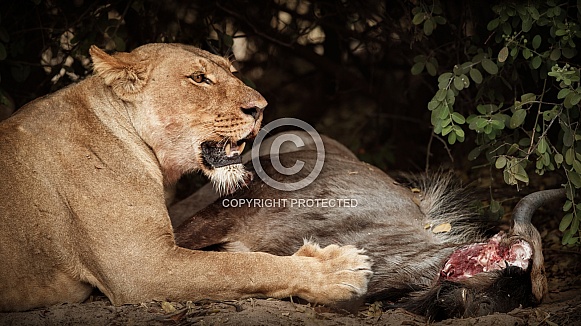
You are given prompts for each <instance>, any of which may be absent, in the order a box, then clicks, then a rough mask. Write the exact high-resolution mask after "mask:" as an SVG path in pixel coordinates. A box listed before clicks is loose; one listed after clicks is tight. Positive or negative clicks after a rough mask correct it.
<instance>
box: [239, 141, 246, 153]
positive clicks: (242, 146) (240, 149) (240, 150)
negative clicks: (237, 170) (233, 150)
mask: <svg viewBox="0 0 581 326" xmlns="http://www.w3.org/2000/svg"><path fill="white" fill-rule="evenodd" d="M244 146H246V143H242V144H241V145H240V146H238V151H239V152H240V153H242V152H244Z"/></svg>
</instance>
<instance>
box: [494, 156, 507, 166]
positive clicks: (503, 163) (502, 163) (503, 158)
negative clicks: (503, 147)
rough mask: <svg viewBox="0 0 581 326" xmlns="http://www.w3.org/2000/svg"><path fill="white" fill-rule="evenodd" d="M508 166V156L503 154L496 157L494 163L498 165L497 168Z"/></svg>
mask: <svg viewBox="0 0 581 326" xmlns="http://www.w3.org/2000/svg"><path fill="white" fill-rule="evenodd" d="M505 166H506V156H504V155H502V156H499V157H498V158H497V159H496V162H495V163H494V167H496V168H497V169H502V168H504V167H505Z"/></svg>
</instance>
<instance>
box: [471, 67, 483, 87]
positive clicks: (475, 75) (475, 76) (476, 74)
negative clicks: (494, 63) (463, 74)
mask: <svg viewBox="0 0 581 326" xmlns="http://www.w3.org/2000/svg"><path fill="white" fill-rule="evenodd" d="M470 78H472V80H473V81H474V82H475V83H476V84H480V83H482V74H481V73H480V70H478V69H476V68H472V69H470Z"/></svg>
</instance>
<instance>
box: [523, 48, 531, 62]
mask: <svg viewBox="0 0 581 326" xmlns="http://www.w3.org/2000/svg"><path fill="white" fill-rule="evenodd" d="M532 55H533V54H532V53H531V50H529V49H528V48H524V49H523V50H522V56H523V58H525V59H526V60H528V58H530V57H531V56H532Z"/></svg>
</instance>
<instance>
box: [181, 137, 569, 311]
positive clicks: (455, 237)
mask: <svg viewBox="0 0 581 326" xmlns="http://www.w3.org/2000/svg"><path fill="white" fill-rule="evenodd" d="M293 134H295V135H298V136H299V137H301V139H303V141H304V142H305V144H306V145H305V146H303V147H301V148H298V149H297V148H293V146H292V145H289V146H287V147H288V148H285V146H283V148H282V149H281V152H280V153H278V154H276V155H275V156H276V159H277V160H279V161H280V162H281V164H282V165H283V166H285V167H289V166H293V165H294V164H295V162H298V161H302V162H304V166H303V168H302V169H301V171H300V172H298V173H297V174H294V175H283V174H281V173H279V172H277V170H276V169H275V168H274V167H273V164H272V159H271V157H270V156H272V155H274V154H271V155H266V154H268V153H266V152H262V153H261V159H260V162H261V167H262V168H263V169H264V172H265V173H267V174H268V175H269V176H270V177H272V178H273V179H274V180H276V181H280V182H287V183H293V182H297V181H298V180H302V179H304V178H305V177H306V176H307V175H308V174H309V173H310V171H312V170H313V167H314V166H315V163H316V160H317V152H316V146H315V144H314V143H313V141H312V140H310V136H309V135H308V134H306V133H304V132H293ZM273 138H276V137H273ZM271 139H272V138H271ZM323 139H324V145H325V153H326V157H325V162H324V166H323V169H322V171H321V173H320V175H318V177H317V178H316V179H315V181H314V182H313V183H311V184H310V185H308V186H306V187H305V188H302V189H300V190H296V191H284V190H278V189H275V188H273V187H271V186H269V185H267V184H265V183H264V182H263V181H262V180H260V178H258V177H255V178H254V180H253V181H252V182H250V183H249V184H248V185H247V187H244V188H242V189H240V190H239V191H237V192H236V193H234V194H231V195H228V196H225V197H222V198H219V199H217V195H216V194H215V193H214V192H213V191H212V190H211V188H209V186H208V187H206V188H203V189H202V190H201V191H199V192H197V193H195V194H194V195H193V196H192V197H190V198H188V199H186V200H184V201H183V202H180V203H178V204H177V205H174V206H173V207H172V208H171V209H170V215H172V218H173V220H174V225H176V231H175V233H176V240H177V242H178V245H180V246H185V247H189V248H193V249H206V250H223V251H263V252H268V253H272V254H276V255H291V254H293V253H294V252H295V251H296V250H297V249H298V248H299V247H300V246H301V245H303V242H304V241H305V239H306V240H308V241H313V242H316V243H318V244H320V245H321V246H326V245H329V244H343V245H345V244H352V245H355V246H356V247H359V248H363V249H365V250H366V252H367V254H368V255H369V256H371V257H372V259H373V261H374V265H373V272H374V276H373V278H372V280H371V282H370V284H369V289H368V295H367V300H368V301H377V300H381V301H384V302H386V303H387V304H388V305H390V306H393V307H403V308H405V309H407V310H409V311H412V312H415V313H419V314H423V315H426V316H428V317H430V318H431V319H436V320H439V319H445V318H449V317H468V316H479V315H486V314H490V313H493V312H507V311H510V310H512V309H514V308H516V307H519V306H523V307H526V306H531V305H535V304H538V303H539V302H540V301H541V300H542V298H543V296H545V295H546V293H547V281H546V277H545V273H544V266H543V254H542V247H541V239H540V235H539V233H538V231H537V230H536V229H535V227H534V226H533V225H532V224H531V217H532V214H533V212H534V211H535V210H536V209H537V208H538V207H539V206H540V205H542V204H544V203H547V202H550V201H556V200H558V199H560V198H561V197H563V196H564V192H563V190H562V189H557V190H547V191H541V192H537V193H533V194H531V195H529V196H527V197H525V198H523V199H522V200H521V201H520V202H519V203H518V204H517V206H516V207H515V209H514V211H513V223H512V227H511V229H510V231H509V232H507V233H503V232H499V233H497V234H496V235H494V236H492V237H488V238H487V237H485V236H484V233H483V232H481V231H482V229H483V225H485V224H486V223H485V220H484V219H483V218H482V217H480V216H479V214H477V213H476V210H475V207H474V205H473V202H472V200H471V199H470V198H471V196H470V194H469V190H467V189H466V188H465V187H462V186H461V185H460V183H459V182H457V181H456V178H455V177H453V176H452V174H450V173H442V172H440V173H434V174H431V175H430V174H427V175H415V176H414V175H412V176H408V177H407V179H406V180H405V181H404V182H403V183H402V182H396V181H395V180H394V179H392V178H391V177H390V176H388V175H387V174H385V173H384V172H383V171H381V170H380V169H378V168H376V167H374V166H371V165H369V164H366V163H363V162H361V161H359V160H358V159H357V158H356V157H355V155H353V154H352V153H351V152H350V151H349V150H348V149H347V148H345V147H344V146H342V145H341V144H339V143H338V142H336V141H334V140H332V139H329V138H325V137H323ZM270 144H272V141H271V142H270V143H269V144H267V145H266V146H265V144H264V143H263V146H262V147H263V148H266V149H269V148H270V146H269V145H270ZM261 150H262V148H261ZM247 165H248V167H249V168H250V169H251V168H252V165H251V164H250V163H249V164H247ZM212 201H213V203H212V204H210V203H211V202H212ZM208 204H210V205H209V206H207V207H205V206H206V205H208ZM204 207H205V208H204ZM192 215H193V216H192ZM178 224H179V227H177V225H178ZM305 281H306V282H308V280H305Z"/></svg>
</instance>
